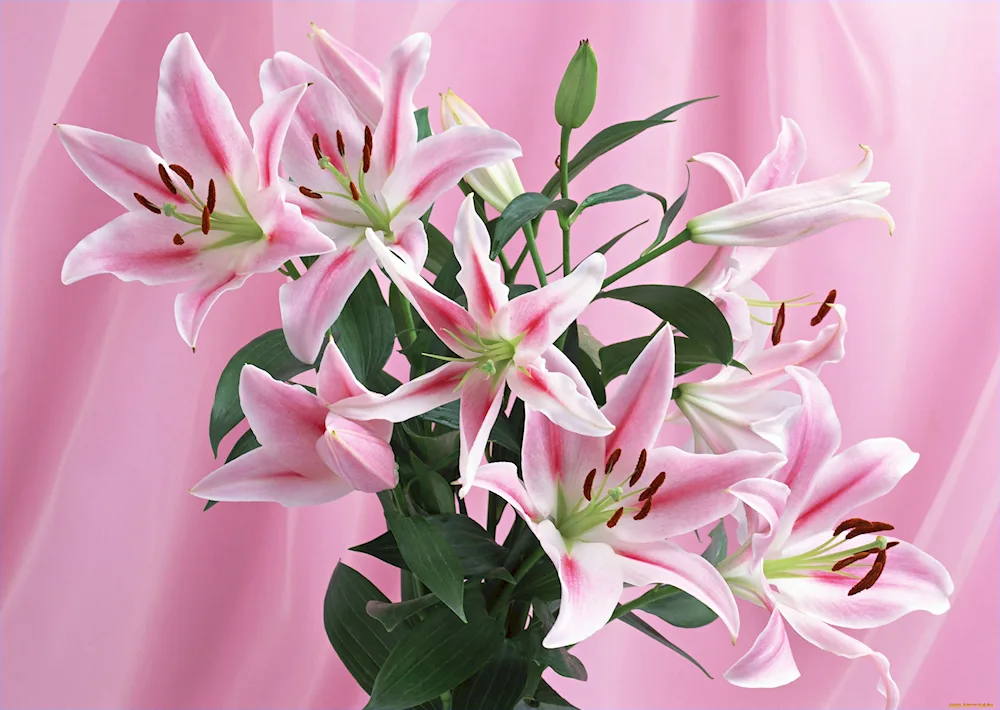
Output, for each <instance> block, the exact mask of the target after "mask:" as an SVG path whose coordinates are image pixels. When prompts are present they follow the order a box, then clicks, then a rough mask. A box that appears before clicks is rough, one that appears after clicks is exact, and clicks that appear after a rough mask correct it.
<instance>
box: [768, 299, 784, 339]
mask: <svg viewBox="0 0 1000 710" xmlns="http://www.w3.org/2000/svg"><path fill="white" fill-rule="evenodd" d="M784 327H785V304H784V303H782V304H781V306H780V307H779V308H778V316H777V317H776V318H775V319H774V329H773V330H772V331H771V345H778V343H780V342H781V331H782V330H783V329H784Z"/></svg>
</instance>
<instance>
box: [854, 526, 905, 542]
mask: <svg viewBox="0 0 1000 710" xmlns="http://www.w3.org/2000/svg"><path fill="white" fill-rule="evenodd" d="M886 530H895V528H894V527H893V526H892V525H889V523H866V524H865V525H859V526H857V527H856V528H854V529H853V530H851V532H849V533H847V537H846V538H845V539H846V540H850V539H851V538H853V537H857V536H858V535H868V534H870V533H877V532H885V531H886Z"/></svg>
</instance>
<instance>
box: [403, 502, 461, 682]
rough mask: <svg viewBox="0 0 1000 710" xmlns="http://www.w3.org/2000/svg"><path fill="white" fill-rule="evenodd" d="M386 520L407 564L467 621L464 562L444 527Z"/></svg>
mask: <svg viewBox="0 0 1000 710" xmlns="http://www.w3.org/2000/svg"><path fill="white" fill-rule="evenodd" d="M386 522H387V523H388V524H389V530H390V531H391V532H392V536H393V538H394V539H395V540H396V545H398V547H399V553H400V555H402V557H403V559H404V560H406V566H407V567H408V568H409V569H410V571H412V572H413V573H414V574H415V575H417V577H418V578H419V579H420V581H421V582H423V583H424V584H425V585H426V586H427V588H428V589H429V590H431V591H432V592H434V593H435V594H436V595H437V596H438V597H439V598H440V599H441V601H442V602H444V604H445V606H447V607H448V608H449V609H451V610H452V611H453V612H455V614H456V615H458V618H460V619H461V620H462V621H465V610H464V609H463V608H462V599H463V595H464V590H463V576H462V565H461V563H460V562H459V560H458V557H457V556H456V555H455V553H454V552H452V550H451V547H450V546H449V544H448V540H447V538H445V536H444V533H443V532H442V531H441V528H439V527H437V526H435V525H434V524H433V523H431V522H430V521H429V520H428V519H427V518H404V517H403V516H401V515H398V514H390V515H386ZM419 702H422V701H419Z"/></svg>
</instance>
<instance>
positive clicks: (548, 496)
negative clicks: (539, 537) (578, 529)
mask: <svg viewBox="0 0 1000 710" xmlns="http://www.w3.org/2000/svg"><path fill="white" fill-rule="evenodd" d="M604 459H605V450H604V439H603V438H602V437H599V436H582V435H580V434H574V433H573V432H571V431H567V430H566V429H563V428H562V427H559V426H557V425H556V424H554V423H553V422H552V420H551V419H549V418H548V417H547V416H545V415H544V414H542V413H541V412H538V411H535V410H534V409H532V408H531V407H525V411H524V443H523V445H522V446H521V472H522V474H523V475H524V485H525V487H526V488H527V489H528V493H529V494H530V495H531V498H532V500H534V501H535V505H536V506H537V507H538V509H539V510H540V511H541V512H542V514H543V515H545V516H549V515H550V514H552V512H553V511H555V509H556V501H557V499H558V495H559V492H560V490H561V492H562V495H563V496H564V500H565V502H566V505H568V506H569V507H570V508H572V507H573V506H574V505H576V503H578V502H579V501H580V499H581V498H582V497H583V484H584V482H585V481H586V479H587V475H588V474H589V473H590V471H591V470H593V469H597V470H598V471H599V472H600V473H601V474H603V473H604Z"/></svg>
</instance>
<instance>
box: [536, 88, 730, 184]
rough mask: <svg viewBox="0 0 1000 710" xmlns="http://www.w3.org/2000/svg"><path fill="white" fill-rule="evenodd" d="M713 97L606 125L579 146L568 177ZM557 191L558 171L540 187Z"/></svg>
mask: <svg viewBox="0 0 1000 710" xmlns="http://www.w3.org/2000/svg"><path fill="white" fill-rule="evenodd" d="M714 98H715V97H714V96H705V97H702V98H700V99H692V100H691V101H684V102H682V103H679V104H674V105H673V106H670V107H669V108H665V109H663V110H662V111H658V112H657V113H654V114H653V115H652V116H650V117H649V118H647V119H645V120H643V121H626V122H624V123H616V124H614V125H613V126H608V127H607V128H605V129H604V130H602V131H598V133H597V134H596V135H595V136H594V137H593V138H591V139H590V140H589V141H587V143H586V145H584V146H583V148H581V149H580V150H579V152H578V153H577V154H576V155H574V156H573V159H572V160H570V161H569V166H568V167H567V172H568V173H569V179H570V180H572V179H573V178H575V177H576V176H577V175H579V174H580V173H581V172H582V171H583V169H584V168H586V167H587V166H588V165H590V164H591V163H592V162H594V161H595V160H597V159H598V158H600V157H601V156H602V155H604V154H605V153H607V152H608V151H610V150H613V149H614V148H617V147H618V146H620V145H622V144H623V143H626V142H628V141H630V140H632V139H633V138H635V137H636V136H637V135H639V134H640V133H642V132H643V131H645V130H646V129H647V128H653V127H654V126H662V125H664V124H667V123H673V121H667V120H666V118H667V117H668V116H670V115H672V114H674V113H676V112H677V111H679V110H681V109H682V108H684V107H685V106H690V105H691V104H693V103H697V102H699V101H706V100H708V99H714ZM557 192H559V173H558V172H557V173H556V174H555V175H553V176H552V177H551V178H550V179H549V181H548V182H547V183H545V187H543V188H542V194H543V195H546V196H548V197H554V196H555V194H556V193H557Z"/></svg>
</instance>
